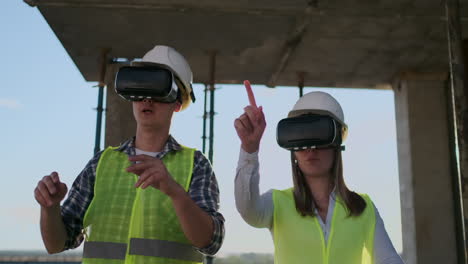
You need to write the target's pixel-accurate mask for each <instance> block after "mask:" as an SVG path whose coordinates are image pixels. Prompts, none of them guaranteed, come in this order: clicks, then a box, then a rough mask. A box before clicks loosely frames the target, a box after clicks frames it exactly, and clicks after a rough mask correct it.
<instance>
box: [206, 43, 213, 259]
mask: <svg viewBox="0 0 468 264" xmlns="http://www.w3.org/2000/svg"><path fill="white" fill-rule="evenodd" d="M215 70H216V51H211V52H210V83H209V90H210V142H209V143H210V149H209V151H208V159H209V160H210V162H211V165H213V145H214V116H215V111H214V102H215V101H214V95H215ZM206 92H207V89H205V95H206ZM205 105H206V96H205ZM212 263H213V257H211V256H206V257H205V264H212Z"/></svg>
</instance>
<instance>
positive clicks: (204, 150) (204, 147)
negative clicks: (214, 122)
mask: <svg viewBox="0 0 468 264" xmlns="http://www.w3.org/2000/svg"><path fill="white" fill-rule="evenodd" d="M203 92H204V93H205V102H204V104H203V136H202V140H203V153H204V154H206V119H207V117H208V113H207V112H206V102H207V97H208V86H207V85H206V84H205V90H204V91H203Z"/></svg>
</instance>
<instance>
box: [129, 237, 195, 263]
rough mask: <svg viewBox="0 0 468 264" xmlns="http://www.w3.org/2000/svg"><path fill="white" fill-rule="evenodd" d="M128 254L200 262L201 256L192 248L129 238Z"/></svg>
mask: <svg viewBox="0 0 468 264" xmlns="http://www.w3.org/2000/svg"><path fill="white" fill-rule="evenodd" d="M129 254H133V255H142V256H149V257H160V258H172V259H180V260H186V261H192V262H202V261H203V256H202V254H200V252H198V251H196V250H195V249H193V247H192V246H190V245H187V244H182V243H177V242H172V241H164V240H156V239H144V238H131V239H130V249H129Z"/></svg>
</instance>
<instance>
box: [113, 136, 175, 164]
mask: <svg viewBox="0 0 468 264" xmlns="http://www.w3.org/2000/svg"><path fill="white" fill-rule="evenodd" d="M181 148H182V147H181V145H180V144H179V143H178V142H177V141H176V140H175V139H174V138H173V137H172V136H171V135H169V137H168V138H167V141H166V144H165V145H164V148H163V150H162V151H161V152H159V153H158V155H157V156H156V157H157V158H162V157H164V155H166V154H167V153H169V152H171V151H178V150H180V149H181ZM116 151H121V152H124V153H125V154H127V155H128V156H134V155H135V137H132V138H130V139H128V140H126V141H125V142H123V143H122V144H120V146H119V147H118V148H117V149H116Z"/></svg>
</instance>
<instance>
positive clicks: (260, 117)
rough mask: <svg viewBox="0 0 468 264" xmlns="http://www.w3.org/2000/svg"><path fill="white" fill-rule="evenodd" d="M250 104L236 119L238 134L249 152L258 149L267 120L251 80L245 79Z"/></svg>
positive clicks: (242, 144)
mask: <svg viewBox="0 0 468 264" xmlns="http://www.w3.org/2000/svg"><path fill="white" fill-rule="evenodd" d="M244 85H245V89H246V90H247V96H248V97H249V103H250V104H249V105H248V106H246V107H244V113H243V114H242V115H241V116H239V118H237V119H236V120H235V121H234V127H235V128H236V131H237V135H238V136H239V138H240V140H241V147H242V149H244V151H246V152H248V153H253V152H256V151H258V148H259V146H260V140H261V138H262V135H263V132H264V131H265V127H266V121H265V115H264V114H263V108H262V107H261V106H260V107H257V103H256V102H255V97H254V94H253V92H252V88H251V87H250V82H249V81H247V80H246V81H244Z"/></svg>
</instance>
